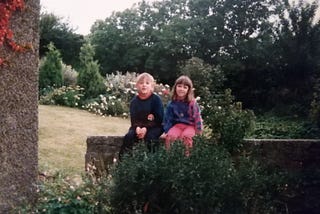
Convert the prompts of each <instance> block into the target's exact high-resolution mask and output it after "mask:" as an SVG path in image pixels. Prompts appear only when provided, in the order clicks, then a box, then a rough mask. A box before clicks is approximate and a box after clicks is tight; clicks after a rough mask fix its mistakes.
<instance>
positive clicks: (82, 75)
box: [77, 43, 105, 99]
mask: <svg viewBox="0 0 320 214" xmlns="http://www.w3.org/2000/svg"><path fill="white" fill-rule="evenodd" d="M94 54H95V52H94V49H93V46H92V45H91V44H90V43H85V44H84V45H83V46H82V47H81V50H80V69H79V75H78V80H77V83H78V85H79V86H81V87H83V88H84V90H85V98H86V99H88V98H95V97H97V96H98V95H99V94H102V93H104V91H105V85H104V80H103V77H102V76H101V74H100V73H99V69H100V68H99V67H100V66H99V64H98V62H97V61H96V60H94V58H93V57H94Z"/></svg>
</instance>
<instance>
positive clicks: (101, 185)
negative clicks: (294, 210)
mask: <svg viewBox="0 0 320 214" xmlns="http://www.w3.org/2000/svg"><path fill="white" fill-rule="evenodd" d="M49 177H50V178H49V179H44V180H42V181H40V182H39V184H38V200H37V201H36V203H34V204H30V205H29V204H28V205H25V206H22V207H20V208H18V209H19V212H17V213H50V214H62V213H66V214H67V213H68V214H88V213H90V214H95V213H96V214H103V213H109V210H110V208H109V206H108V202H107V199H106V195H107V184H108V182H107V181H106V180H100V181H99V180H96V179H93V178H92V177H91V176H83V179H82V182H80V183H77V182H75V181H74V180H72V179H70V178H69V177H67V176H65V175H63V174H61V173H59V172H58V173H56V174H55V175H53V176H49ZM46 178H47V177H46Z"/></svg>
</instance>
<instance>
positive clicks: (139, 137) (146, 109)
mask: <svg viewBox="0 0 320 214" xmlns="http://www.w3.org/2000/svg"><path fill="white" fill-rule="evenodd" d="M154 85H155V81H154V79H153V77H152V76H151V75H150V74H148V73H142V74H140V75H139V76H138V77H137V81H136V88H137V91H138V94H137V95H136V96H134V97H133V99H132V100H131V102H130V119H131V126H130V128H129V130H128V133H127V134H126V135H125V137H124V140H123V144H122V146H121V148H120V152H119V159H121V157H122V155H123V154H124V153H125V152H126V151H130V150H131V149H132V146H133V145H134V143H137V142H139V141H144V142H145V143H146V144H147V146H148V149H149V150H151V149H152V148H151V147H152V145H151V143H152V141H155V142H156V141H158V140H159V137H160V135H161V133H162V132H163V129H162V122H163V115H164V112H163V104H162V101H161V98H160V97H159V96H158V95H156V94H154V93H153V90H154Z"/></svg>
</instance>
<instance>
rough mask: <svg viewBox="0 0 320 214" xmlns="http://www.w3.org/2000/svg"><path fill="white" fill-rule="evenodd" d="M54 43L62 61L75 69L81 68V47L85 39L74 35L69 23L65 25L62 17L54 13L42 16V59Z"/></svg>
mask: <svg viewBox="0 0 320 214" xmlns="http://www.w3.org/2000/svg"><path fill="white" fill-rule="evenodd" d="M50 42H52V43H53V44H54V45H55V47H56V48H57V49H58V50H59V51H60V53H61V56H62V60H63V62H64V63H66V64H67V65H72V67H74V68H78V66H79V52H80V47H81V46H82V45H83V43H84V38H83V36H82V35H80V34H76V33H74V29H72V28H71V27H70V26H69V25H68V23H64V22H63V21H62V18H61V17H58V16H56V15H54V14H52V13H49V14H48V13H42V14H41V15H40V57H42V56H44V55H45V53H46V52H47V51H48V49H47V45H48V44H49V43H50Z"/></svg>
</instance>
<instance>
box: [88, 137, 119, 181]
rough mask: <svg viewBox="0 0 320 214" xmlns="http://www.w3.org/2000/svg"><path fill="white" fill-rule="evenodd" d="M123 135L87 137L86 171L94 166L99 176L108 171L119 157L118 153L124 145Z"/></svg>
mask: <svg viewBox="0 0 320 214" xmlns="http://www.w3.org/2000/svg"><path fill="white" fill-rule="evenodd" d="M122 140H123V137H121V136H90V137H88V138H87V152H86V155H85V168H86V171H88V170H90V166H94V167H95V168H96V169H95V170H94V172H95V174H96V175H97V176H100V175H101V174H102V173H104V172H108V167H109V165H110V164H113V161H114V159H118V153H119V150H120V147H121V145H122Z"/></svg>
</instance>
